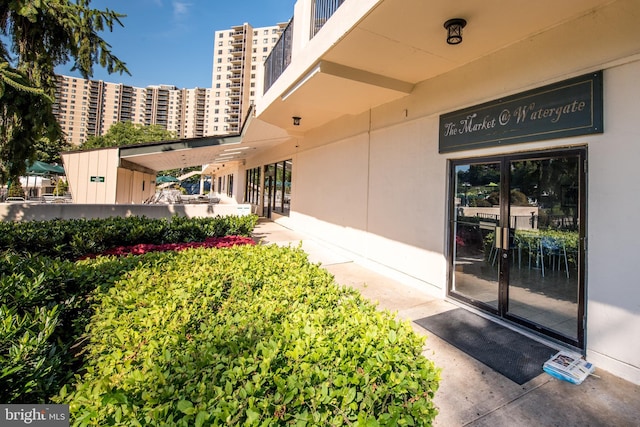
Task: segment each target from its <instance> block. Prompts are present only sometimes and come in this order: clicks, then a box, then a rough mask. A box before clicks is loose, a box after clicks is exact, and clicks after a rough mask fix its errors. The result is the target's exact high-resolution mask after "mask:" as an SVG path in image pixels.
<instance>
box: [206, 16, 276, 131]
mask: <svg viewBox="0 0 640 427" xmlns="http://www.w3.org/2000/svg"><path fill="white" fill-rule="evenodd" d="M285 26H286V24H279V25H274V26H270V27H260V28H253V27H252V26H251V25H250V24H247V23H245V24H243V25H237V26H234V27H231V28H230V29H228V30H221V31H216V32H215V36H214V54H213V75H212V81H211V88H212V96H213V103H212V105H211V109H212V119H213V122H214V123H213V132H215V134H217V135H225V134H233V133H238V132H239V130H240V129H241V128H242V123H243V121H244V120H245V118H246V117H247V114H248V113H249V109H250V107H251V106H252V105H253V104H255V100H256V98H257V97H258V96H261V95H262V92H263V81H264V62H265V60H266V59H267V57H268V55H269V53H270V52H271V49H272V48H273V46H274V45H275V44H276V42H277V41H278V38H279V36H280V32H281V31H282V29H283V28H284V27H285Z"/></svg>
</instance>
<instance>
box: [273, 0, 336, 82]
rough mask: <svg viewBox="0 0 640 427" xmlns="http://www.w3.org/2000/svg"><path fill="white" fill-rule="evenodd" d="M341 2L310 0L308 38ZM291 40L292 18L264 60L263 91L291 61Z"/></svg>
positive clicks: (318, 29)
mask: <svg viewBox="0 0 640 427" xmlns="http://www.w3.org/2000/svg"><path fill="white" fill-rule="evenodd" d="M342 3H344V0H313V1H312V2H311V26H310V38H313V37H314V36H315V35H316V34H317V33H318V31H320V28H322V26H323V25H324V24H325V23H326V22H327V21H328V20H329V18H331V15H333V14H334V13H335V11H336V10H337V9H338V8H339V7H340V5H342ZM292 42H293V18H291V21H289V24H288V25H287V26H286V28H285V29H284V30H283V31H282V34H280V38H279V39H278V41H277V42H276V44H275V45H274V46H273V49H272V50H271V53H269V56H268V57H267V59H266V61H265V62H264V93H266V92H267V91H268V90H269V88H270V87H271V86H272V85H273V83H274V82H275V81H276V80H278V77H280V75H282V73H283V72H284V70H285V69H286V68H287V67H288V66H289V64H290V63H291V49H292Z"/></svg>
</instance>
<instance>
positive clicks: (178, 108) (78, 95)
mask: <svg viewBox="0 0 640 427" xmlns="http://www.w3.org/2000/svg"><path fill="white" fill-rule="evenodd" d="M210 101H211V89H208V88H207V89H205V88H194V89H178V88H177V87H175V86H171V85H153V86H148V87H146V88H139V87H134V86H127V85H124V84H121V83H109V82H105V81H102V80H86V79H82V78H76V77H69V76H59V77H58V86H57V89H56V102H55V104H54V107H53V111H54V114H56V117H58V122H59V123H60V126H61V128H62V131H63V132H64V133H65V135H66V138H67V141H68V142H69V143H71V144H73V145H80V144H82V143H83V142H84V141H86V140H87V138H89V137H90V136H101V135H104V134H105V133H107V132H108V131H109V128H110V127H111V126H112V125H113V124H114V123H118V122H132V123H135V124H141V125H159V126H162V127H163V128H165V129H167V130H170V131H173V132H175V134H176V136H177V137H178V138H181V139H182V138H198V137H204V136H208V135H212V134H213V133H214V126H213V125H214V123H213V119H210V118H209V114H210V112H209V110H210V109H209V103H210Z"/></svg>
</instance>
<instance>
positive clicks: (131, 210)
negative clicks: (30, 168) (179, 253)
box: [0, 203, 251, 221]
mask: <svg viewBox="0 0 640 427" xmlns="http://www.w3.org/2000/svg"><path fill="white" fill-rule="evenodd" d="M250 213H251V205H248V204H242V205H231V204H229V205H227V204H215V205H214V204H211V205H210V204H200V205H198V204H194V205H79V204H72V203H68V204H65V203H60V204H55V203H52V204H47V203H2V204H0V219H2V220H3V221H33V220H42V221H43V220H49V219H55V218H60V219H74V218H109V217H114V216H115V217H128V216H146V217H147V218H170V217H172V216H174V215H179V216H186V217H188V218H196V217H216V216H230V215H237V216H243V215H249V214H250Z"/></svg>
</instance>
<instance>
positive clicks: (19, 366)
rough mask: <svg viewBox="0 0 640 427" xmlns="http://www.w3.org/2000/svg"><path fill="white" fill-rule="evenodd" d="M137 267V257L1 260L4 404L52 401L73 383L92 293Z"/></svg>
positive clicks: (0, 393) (0, 343) (0, 361)
mask: <svg viewBox="0 0 640 427" xmlns="http://www.w3.org/2000/svg"><path fill="white" fill-rule="evenodd" d="M134 264H137V261H136V260H135V259H134V258H125V259H122V260H118V261H117V262H116V261H115V260H110V259H108V258H104V259H101V260H96V261H94V262H91V263H88V262H81V263H72V262H70V261H61V260H55V259H49V258H45V257H37V256H36V257H19V256H17V255H15V254H4V255H3V256H2V257H1V258H0V301H1V302H0V304H1V305H0V384H2V387H0V402H3V403H14V402H15V403H25V402H34V403H46V402H49V401H50V398H51V396H53V395H55V394H56V393H57V392H58V391H59V390H60V388H61V387H62V385H63V384H65V383H67V382H68V381H70V380H71V379H72V377H73V373H74V372H73V371H74V369H75V367H76V365H77V364H78V362H79V360H78V357H77V356H78V353H79V352H80V348H78V347H75V348H74V344H78V343H77V342H76V340H77V338H78V337H79V336H80V335H81V334H82V333H84V328H85V326H86V324H87V323H88V321H89V318H90V315H91V307H90V304H91V298H90V295H91V291H92V290H93V289H94V288H95V287H96V286H110V285H111V284H112V283H113V282H114V281H115V280H116V279H117V278H118V277H119V275H120V274H124V272H126V271H127V269H129V268H130V266H132V265H134Z"/></svg>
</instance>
